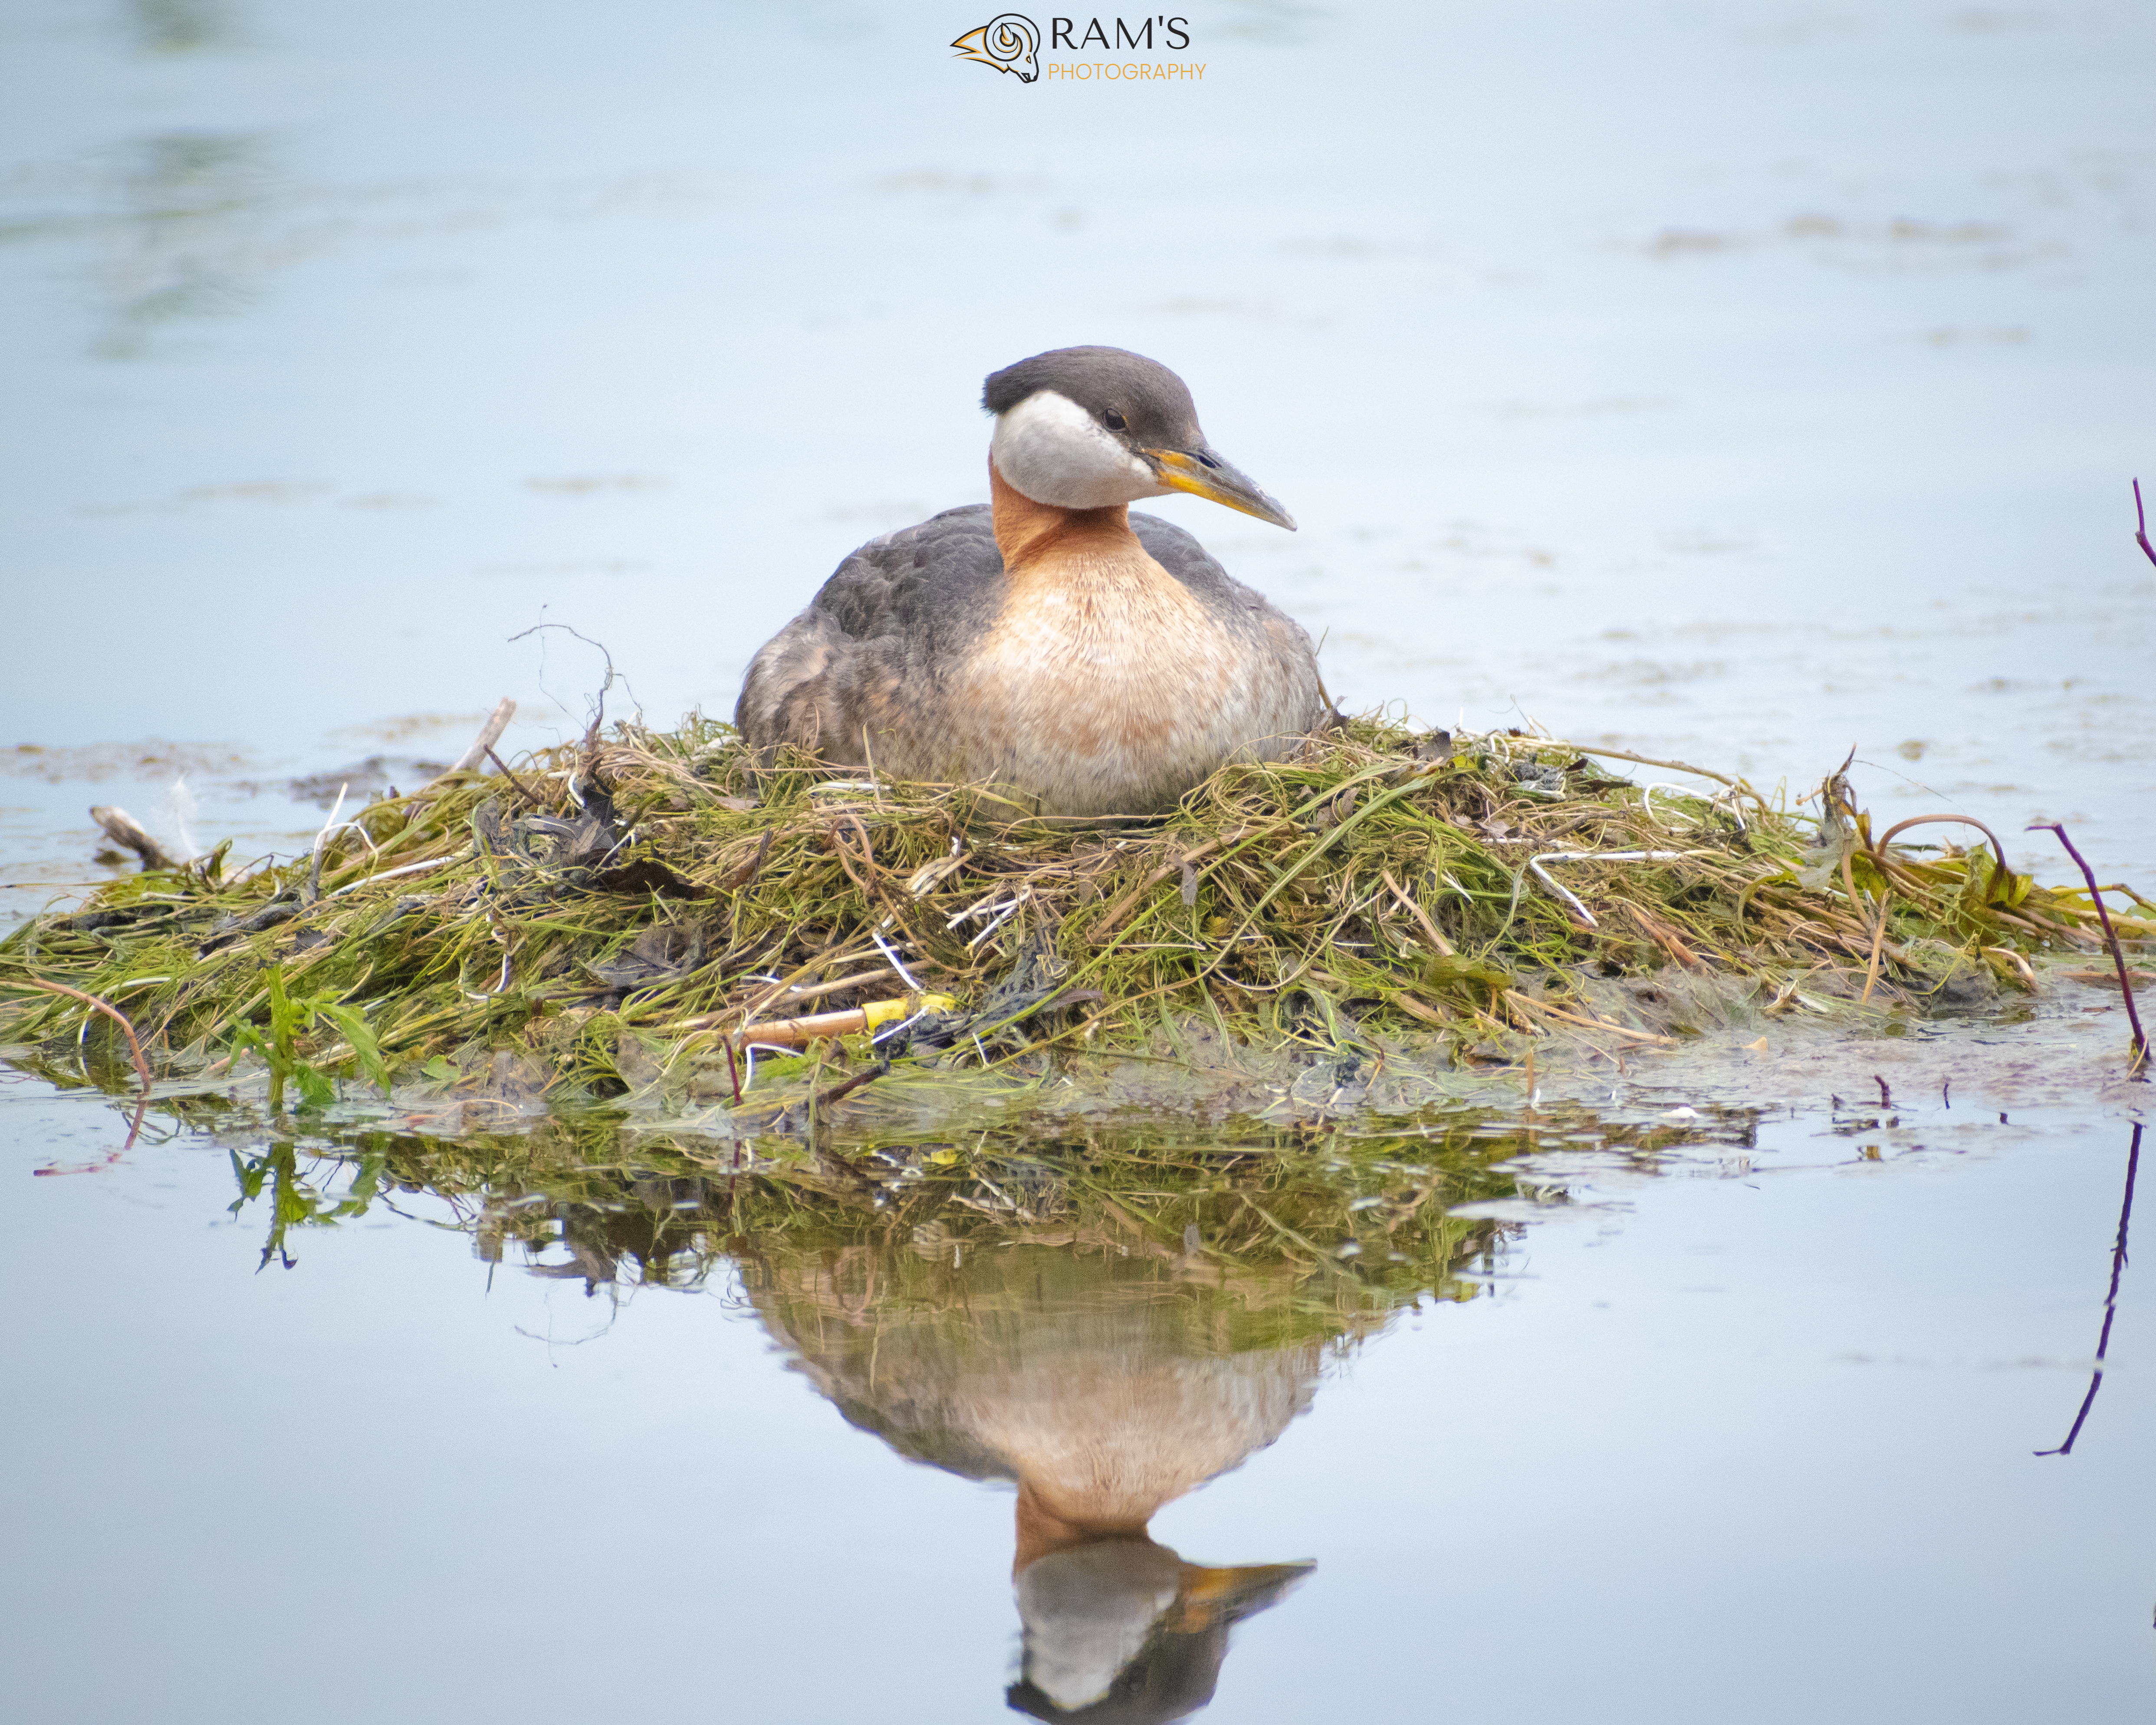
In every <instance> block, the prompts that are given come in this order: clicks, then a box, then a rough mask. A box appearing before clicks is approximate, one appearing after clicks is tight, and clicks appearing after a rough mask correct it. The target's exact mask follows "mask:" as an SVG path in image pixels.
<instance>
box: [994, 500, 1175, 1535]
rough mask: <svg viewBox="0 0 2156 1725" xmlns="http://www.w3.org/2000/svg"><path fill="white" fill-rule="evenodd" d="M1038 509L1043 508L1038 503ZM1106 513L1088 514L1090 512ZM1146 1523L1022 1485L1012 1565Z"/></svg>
mask: <svg viewBox="0 0 2156 1725" xmlns="http://www.w3.org/2000/svg"><path fill="white" fill-rule="evenodd" d="M1034 507H1035V508H1039V505H1038V504H1035V505H1034ZM1095 512H1097V513H1101V514H1105V513H1106V511H1088V513H1095ZM1145 1537H1146V1524H1145V1523H1144V1522H1135V1523H1132V1522H1126V1521H1107V1522H1098V1521H1091V1520H1087V1521H1074V1520H1073V1519H1072V1518H1071V1517H1069V1516H1066V1515H1064V1514H1062V1513H1060V1512H1058V1511H1057V1510H1055V1508H1053V1507H1051V1506H1050V1504H1049V1502H1048V1501H1047V1498H1046V1497H1045V1495H1044V1494H1043V1493H1042V1492H1041V1491H1040V1489H1039V1487H1038V1486H1035V1485H1034V1483H1033V1481H1030V1480H1028V1479H1025V1478H1023V1477H1021V1478H1020V1479H1019V1482H1018V1552H1017V1554H1016V1556H1015V1558H1014V1560H1013V1562H1012V1563H1011V1574H1014V1575H1015V1574H1018V1573H1019V1571H1021V1570H1023V1569H1025V1568H1029V1566H1031V1565H1032V1564H1034V1563H1037V1562H1039V1560H1040V1559H1041V1558H1045V1557H1046V1556H1048V1555H1049V1553H1051V1552H1059V1551H1070V1550H1071V1549H1073V1548H1075V1547H1078V1546H1081V1545H1098V1544H1099V1543H1101V1541H1102V1540H1104V1539H1143V1538H1145Z"/></svg>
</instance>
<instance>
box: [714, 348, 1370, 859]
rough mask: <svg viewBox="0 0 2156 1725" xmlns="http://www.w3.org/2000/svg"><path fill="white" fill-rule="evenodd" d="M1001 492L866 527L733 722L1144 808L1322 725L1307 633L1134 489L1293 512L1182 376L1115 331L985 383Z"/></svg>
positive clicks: (941, 774)
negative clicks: (1148, 510)
mask: <svg viewBox="0 0 2156 1725" xmlns="http://www.w3.org/2000/svg"><path fill="white" fill-rule="evenodd" d="M983 405H985V406H986V407H987V408H988V411H989V412H990V413H993V414H994V415H995V416H996V428H995V435H994V440H993V444H991V446H990V450H989V457H988V480H989V485H990V488H991V493H992V495H993V499H994V501H993V504H992V505H991V506H989V507H988V508H983V507H982V506H979V505H978V504H976V505H973V506H969V507H967V508H963V509H952V510H947V511H944V512H943V513H942V515H939V516H935V517H933V518H932V519H931V520H929V521H923V522H921V524H920V525H919V526H912V527H908V528H906V529H903V530H902V531H899V532H896V533H889V534H885V536H883V537H882V538H880V539H876V540H872V541H870V542H869V543H868V544H866V545H865V546H863V547H860V550H858V551H856V552H854V553H853V555H852V556H850V557H848V558H847V559H846V560H845V561H844V562H842V563H841V564H839V568H838V572H837V573H835V574H834V575H833V576H832V577H831V578H830V579H829V581H828V582H826V583H824V587H823V589H822V591H821V592H819V593H818V594H817V595H816V597H815V598H814V600H812V601H811V602H810V603H809V606H808V609H807V610H805V611H803V613H802V614H800V615H799V616H798V617H797V618H795V619H793V622H792V623H790V624H788V625H787V626H786V627H785V628H784V629H782V630H780V631H779V633H778V635H777V636H775V637H774V638H773V639H772V640H771V641H770V642H769V643H768V644H766V645H765V647H764V648H763V649H762V651H761V652H759V653H758V654H757V655H756V658H755V660H754V661H753V662H752V664H751V665H750V666H749V670H748V675H747V679H746V680H745V681H744V683H743V685H742V696H741V702H740V705H739V706H738V707H737V710H736V712H735V723H736V724H737V726H739V727H740V729H741V731H742V735H743V736H744V737H746V738H747V741H748V742H749V743H750V744H751V745H752V747H756V748H757V749H759V750H762V751H763V752H764V753H765V756H766V758H767V759H768V758H770V757H772V756H773V755H774V754H775V752H776V751H777V750H778V747H780V746H782V745H789V744H790V745H793V746H794V747H800V748H803V749H806V750H810V751H813V752H817V753H819V754H821V755H822V756H823V757H824V760H826V761H827V762H830V763H831V764H833V765H834V766H845V767H868V766H874V767H875V768H882V769H884V770H885V771H888V772H891V773H896V774H897V775H898V776H899V777H901V778H916V779H927V780H932V781H937V782H943V783H973V782H978V781H987V782H989V783H993V784H995V785H996V786H998V788H1001V789H1002V790H1003V791H1004V793H1006V794H1007V795H1009V797H1010V798H1012V799H1013V800H1014V801H1015V802H1016V803H1018V804H1019V808H1020V809H1021V810H1023V811H1024V812H1027V813H1033V814H1051V815H1074V816H1103V815H1110V814H1152V813H1155V812H1157V811H1158V810H1160V809H1165V808H1168V807H1170V806H1172V805H1173V803H1175V802H1176V800H1177V799H1178V798H1180V797H1181V796H1182V795H1183V793H1184V792H1186V791H1188V790H1189V789H1190V788H1192V787H1193V785H1195V784H1197V783H1199V781H1200V780H1201V779H1203V778H1205V777H1206V775H1207V774H1209V773H1211V772H1212V771H1213V770H1214V768H1217V767H1219V766H1220V765H1221V764H1222V763H1224V762H1228V761H1230V760H1277V759H1281V758H1282V757H1285V756H1286V755H1288V754H1290V753H1291V752H1293V751H1295V750H1296V748H1298V747H1300V746H1301V740H1302V739H1303V737H1306V735H1307V734H1308V733H1309V732H1311V731H1312V730H1314V729H1315V728H1317V726H1319V725H1320V724H1321V723H1322V721H1323V720H1324V718H1325V716H1326V712H1327V704H1326V701H1325V698H1324V696H1323V693H1322V690H1321V688H1320V685H1319V683H1318V676H1317V657H1316V655H1315V653H1314V652H1313V650H1312V647H1311V644H1310V637H1309V636H1308V635H1307V634H1305V633H1304V632H1303V630H1302V629H1301V627H1300V626H1299V625H1297V624H1295V623H1294V622H1293V621H1291V619H1288V618H1287V617H1286V616H1284V615H1283V614H1281V612H1279V611H1277V610H1276V609H1275V608H1273V607H1272V606H1271V605H1270V603H1267V602H1266V601H1265V598H1263V596H1262V595H1260V594H1259V593H1255V592H1253V591H1252V590H1251V589H1250V588H1247V587H1245V586H1244V585H1243V584H1242V583H1240V582H1238V581H1235V580H1234V579H1232V578H1230V577H1229V575H1228V573H1227V572H1226V571H1225V570H1224V569H1223V568H1221V567H1220V565H1219V563H1218V562H1214V559H1213V558H1212V557H1209V556H1208V555H1207V554H1206V552H1205V550H1204V547H1202V546H1200V545H1199V543H1198V542H1197V541H1196V540H1195V539H1193V538H1192V537H1191V536H1190V535H1189V534H1188V533H1186V532H1184V531H1183V530H1182V529H1181V528H1180V527H1177V526H1172V525H1171V524H1170V523H1168V522H1167V521H1162V520H1159V519H1158V517H1155V516H1143V515H1140V516H1132V515H1131V514H1130V513H1129V509H1128V506H1129V504H1130V503H1131V502H1132V501H1133V500H1135V499H1137V498H1142V497H1161V496H1165V495H1168V493H1170V492H1172V491H1188V492H1191V493H1193V494H1194V495H1198V496H1200V497H1209V498H1211V499H1212V500H1213V501H1215V502H1218V503H1224V504H1226V505H1228V506H1229V507H1230V508H1234V509H1239V510H1241V511H1244V512H1245V513H1246V514H1250V515H1254V516H1257V517H1258V518H1259V519H1260V520H1261V521H1272V522H1275V523H1276V524H1277V525H1279V526H1284V527H1293V526H1294V525H1295V523H1294V521H1292V520H1291V519H1290V517H1289V516H1288V514H1287V512H1286V511H1285V510H1283V509H1282V508H1281V506H1280V505H1279V504H1277V503H1276V502H1275V501H1273V500H1272V499H1271V498H1270V497H1269V496H1267V495H1265V492H1263V491H1262V490H1260V489H1259V488H1258V487H1257V485H1255V484H1254V483H1253V482H1252V481H1251V480H1249V479H1247V478H1245V476H1244V475H1242V474H1240V473H1239V472H1238V471H1237V470H1235V468H1233V467H1231V466H1229V465H1228V463H1227V462H1225V461H1224V460H1223V459H1221V458H1220V457H1219V455H1218V454H1214V450H1213V449H1212V447H1211V445H1210V444H1208V443H1207V442H1206V439H1205V434H1204V432H1203V431H1202V430H1201V429H1199V424H1198V411H1197V408H1196V406H1195V404H1194V403H1193V402H1192V400H1191V398H1190V392H1189V390H1188V389H1187V388H1184V387H1183V380H1182V379H1181V378H1180V377H1177V376H1176V375H1175V373H1174V372H1171V371H1169V370H1168V367H1165V366H1163V365H1159V364H1157V363H1156V362H1153V361H1152V360H1149V359H1144V358H1141V357H1139V356H1138V355H1137V354H1135V353H1126V352H1123V351H1122V349H1121V348H1116V347H1066V348H1062V349H1060V350H1058V351H1056V352H1050V353H1042V354H1037V355H1035V356H1034V357H1033V358H1031V359H1026V360H1021V361H1019V362H1018V363H1017V364H1016V365H1014V366H1009V367H1006V368H1005V369H1004V370H1002V371H1000V372H996V373H995V374H994V375H993V376H992V377H989V379H988V385H987V388H986V390H985V391H984V393H983Z"/></svg>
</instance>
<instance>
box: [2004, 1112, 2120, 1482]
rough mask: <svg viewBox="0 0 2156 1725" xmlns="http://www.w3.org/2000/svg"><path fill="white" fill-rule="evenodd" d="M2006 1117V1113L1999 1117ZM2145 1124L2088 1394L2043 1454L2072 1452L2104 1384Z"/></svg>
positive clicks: (2113, 1256) (2113, 1253)
mask: <svg viewBox="0 0 2156 1725" xmlns="http://www.w3.org/2000/svg"><path fill="white" fill-rule="evenodd" d="M1999 1118H2001V1119H2002V1120H2003V1119H2005V1116H2004V1115H2001V1116H2000V1117H1999ZM2141 1126H2142V1123H2141V1122H2139V1121H2138V1120H2137V1121H2135V1122H2133V1142H2132V1143H2131V1144H2129V1145H2128V1147H2127V1151H2126V1200H2125V1202H2124V1203H2123V1204H2120V1205H2119V1207H2118V1238H2117V1240H2115V1241H2113V1242H2112V1248H2111V1286H2110V1287H2109V1289H2107V1291H2105V1294H2104V1296H2103V1328H2102V1332H2100V1333H2099V1334H2098V1335H2097V1338H2096V1368H2095V1369H2094V1370H2093V1371H2092V1372H2091V1373H2089V1387H2088V1394H2087V1395H2085V1396H2083V1397H2082V1409H2081V1412H2079V1413H2078V1414H2075V1415H2074V1428H2073V1430H2071V1431H2070V1432H2068V1433H2067V1434H2066V1442H2064V1443H2063V1444H2061V1445H2059V1447H2058V1448H2057V1449H2056V1450H2037V1451H2035V1453H2036V1454H2037V1455H2071V1454H2073V1450H2074V1440H2075V1439H2076V1438H2077V1437H2079V1436H2080V1435H2082V1423H2083V1422H2084V1421H2085V1420H2087V1418H2088V1416H2089V1409H2091V1408H2092V1407H2094V1406H2095V1405H2096V1393H2097V1390H2099V1389H2102V1387H2103V1361H2104V1356H2105V1354H2106V1353H2107V1352H2108V1351H2109V1350H2110V1348H2111V1321H2112V1319H2113V1318H2114V1317H2117V1316H2118V1278H2119V1274H2120V1272H2121V1271H2123V1270H2124V1269H2125V1268H2126V1224H2128V1223H2129V1222H2131V1221H2132V1220H2133V1176H2134V1174H2135V1173H2137V1172H2138V1170H2139V1168H2140V1166H2141Z"/></svg>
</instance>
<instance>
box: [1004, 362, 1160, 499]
mask: <svg viewBox="0 0 2156 1725" xmlns="http://www.w3.org/2000/svg"><path fill="white" fill-rule="evenodd" d="M990 454H992V455H993V457H994V458H995V464H996V470H997V471H998V472H999V473H1000V474H1002V475H1003V476H1004V479H1005V480H1007V481H1008V482H1009V483H1010V484H1011V485H1015V486H1016V487H1017V488H1018V489H1019V490H1020V491H1023V492H1024V494H1025V495H1027V496H1029V497H1030V498H1032V499H1033V501H1034V502H1035V503H1045V504H1049V505H1050V506H1053V507H1055V508H1057V509H1105V508H1106V507H1107V506H1109V505H1111V504H1115V503H1133V502H1136V501H1137V500H1138V499H1139V498H1141V497H1165V496H1166V495H1168V490H1169V488H1168V486H1166V485H1162V484H1161V483H1160V482H1159V481H1158V480H1156V479H1154V477H1153V475H1152V469H1151V468H1149V467H1147V465H1145V463H1144V462H1142V461H1141V460H1139V459H1138V458H1137V456H1135V455H1133V454H1131V453H1130V451H1129V450H1127V449H1125V448H1124V447H1123V446H1122V444H1119V443H1117V442H1116V440H1115V439H1114V438H1112V437H1111V436H1109V435H1108V433H1107V431H1106V428H1104V427H1102V426H1100V425H1097V424H1095V423H1094V421H1093V416H1092V415H1091V413H1087V412H1086V410H1085V408H1081V407H1080V406H1079V405H1078V403H1076V402H1075V401H1073V400H1071V399H1070V397H1069V396H1067V395H1059V394H1057V393H1056V392H1055V391H1054V390H1053V389H1041V390H1036V391H1035V392H1034V393H1033V394H1031V395H1029V396H1028V397H1026V398H1025V399H1024V401H1022V402H1020V403H1019V404H1018V405H1017V406H1016V407H1014V408H1011V409H1010V410H1009V412H1008V413H1004V414H1003V415H1001V416H1000V417H999V418H998V419H997V421H996V437H995V442H994V443H993V445H991V447H990Z"/></svg>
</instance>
